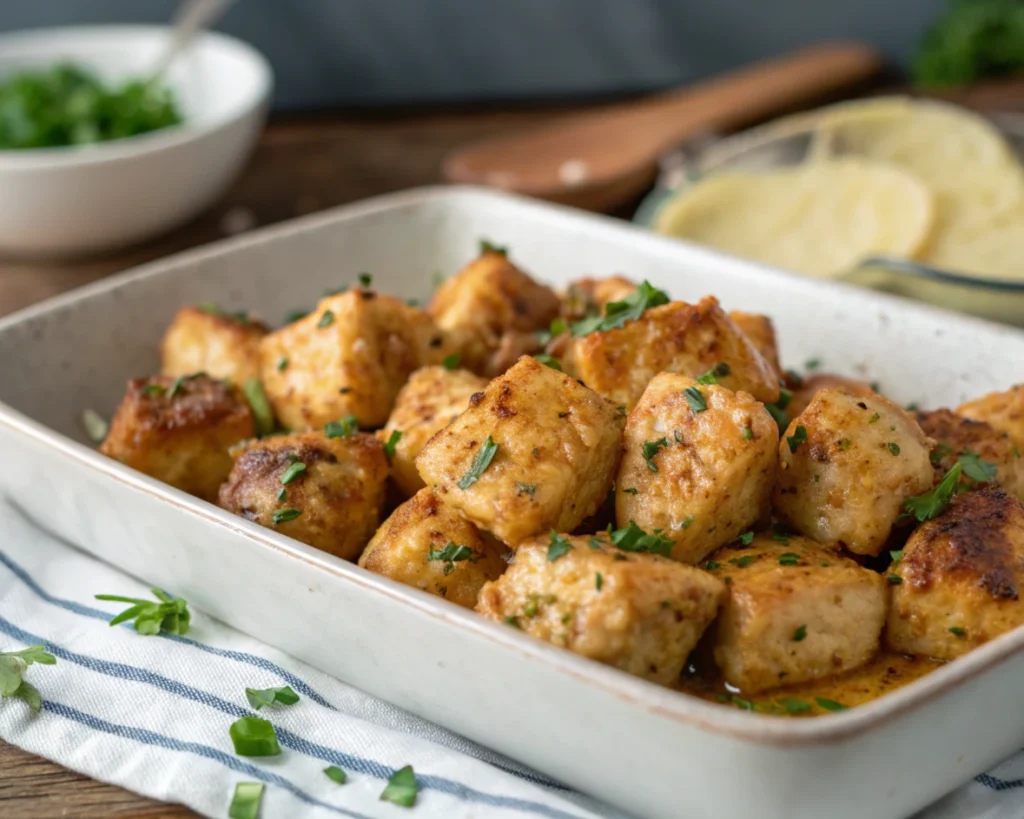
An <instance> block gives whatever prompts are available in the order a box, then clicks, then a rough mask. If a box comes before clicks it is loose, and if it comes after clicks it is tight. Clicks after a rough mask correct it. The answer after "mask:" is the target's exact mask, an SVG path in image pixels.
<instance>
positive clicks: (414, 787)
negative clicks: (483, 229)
mask: <svg viewBox="0 0 1024 819" xmlns="http://www.w3.org/2000/svg"><path fill="white" fill-rule="evenodd" d="M494 252H497V251H494ZM419 789H420V786H419V784H418V783H417V782H416V775H415V774H414V773H413V770H412V765H406V766H405V767H404V768H400V769H399V770H397V771H395V772H394V773H393V774H392V775H391V778H390V779H389V780H388V784H387V787H386V788H384V792H383V793H382V794H381V795H380V801H381V802H391V803H392V804H394V805H400V806H401V807H403V808H411V807H412V806H413V805H414V804H415V803H416V794H417V793H418V792H419Z"/></svg>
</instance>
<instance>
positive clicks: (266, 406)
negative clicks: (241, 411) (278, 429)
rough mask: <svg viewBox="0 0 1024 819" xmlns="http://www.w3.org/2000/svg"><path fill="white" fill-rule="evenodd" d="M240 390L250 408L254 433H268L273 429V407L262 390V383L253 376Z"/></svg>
mask: <svg viewBox="0 0 1024 819" xmlns="http://www.w3.org/2000/svg"><path fill="white" fill-rule="evenodd" d="M242 392H243V393H245V400H246V401H248V402H249V408H250V409H251V410H252V417H253V421H254V422H255V425H256V434H257V435H269V434H270V433H271V432H273V431H274V408H273V407H271V406H270V399H269V398H267V393H266V392H265V391H264V390H263V383H262V382H261V381H260V380H259V379H258V378H256V377H255V376H253V377H252V378H248V379H246V382H245V384H243V385H242Z"/></svg>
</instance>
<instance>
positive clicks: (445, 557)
mask: <svg viewBox="0 0 1024 819" xmlns="http://www.w3.org/2000/svg"><path fill="white" fill-rule="evenodd" d="M427 560H442V561H444V573H445V574H446V575H449V574H451V573H452V572H453V571H454V570H455V564H456V562H458V561H462V560H468V561H469V562H470V563H476V562H477V560H479V557H477V554H476V552H474V551H473V550H472V549H470V548H469V547H468V546H464V545H462V544H459V543H455V542H453V541H451V540H449V541H448V543H446V544H445V546H444V548H443V549H435V548H434V547H433V546H431V547H430V548H429V549H428V550H427Z"/></svg>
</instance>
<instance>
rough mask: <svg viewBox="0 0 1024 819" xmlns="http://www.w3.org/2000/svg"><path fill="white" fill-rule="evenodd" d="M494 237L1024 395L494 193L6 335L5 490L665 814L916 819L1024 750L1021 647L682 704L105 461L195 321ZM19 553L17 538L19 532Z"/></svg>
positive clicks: (748, 280) (926, 353)
mask: <svg viewBox="0 0 1024 819" xmlns="http://www.w3.org/2000/svg"><path fill="white" fill-rule="evenodd" d="M480 237H488V238H490V239H492V240H494V241H496V242H499V243H501V244H507V245H509V246H510V247H511V252H512V255H513V258H514V259H515V261H517V262H519V263H521V264H522V265H523V266H524V267H525V268H526V269H528V270H530V271H531V272H533V273H534V274H535V275H537V276H538V277H540V278H543V279H546V280H548V281H549V282H552V283H554V284H563V283H565V282H567V281H568V280H570V279H572V278H575V277H578V276H581V275H585V274H591V275H607V274H612V273H618V272H623V273H626V274H628V275H630V276H632V277H634V278H636V279H640V278H648V279H650V281H651V282H652V283H654V284H655V285H657V286H660V287H663V288H666V289H668V290H669V291H670V292H671V293H672V294H673V295H674V296H675V297H678V298H684V299H696V298H697V297H699V296H702V295H704V294H705V293H714V294H716V295H717V296H718V297H719V298H720V299H721V301H722V302H723V304H724V305H725V306H726V307H728V308H743V309H747V310H757V311H762V312H765V313H768V314H770V315H772V316H773V317H774V318H775V320H776V323H777V326H778V329H779V332H780V336H781V342H782V355H783V359H784V361H785V362H788V363H789V364H790V365H791V366H798V367H799V366H800V365H802V363H803V362H804V361H805V360H806V359H808V358H812V357H814V358H819V359H821V360H822V362H823V366H824V367H825V368H827V369H828V370H830V371H836V372H841V373H844V372H845V373H851V374H856V373H869V374H870V377H871V378H873V379H875V380H878V381H879V382H880V383H881V385H882V388H883V390H884V391H885V392H886V393H887V394H889V395H890V396H892V397H893V398H895V399H897V400H901V401H906V402H909V401H918V402H920V403H921V404H922V405H923V406H941V405H946V404H951V403H955V402H958V401H960V400H961V399H963V398H966V397H968V396H973V395H977V394H980V393H983V392H985V391H987V390H991V389H998V388H1005V387H1007V386H1009V385H1010V384H1011V383H1013V382H1014V381H1019V380H1022V379H1024V334H1022V333H1020V332H1017V331H1013V330H1010V329H1007V328H1001V327H997V326H994V325H989V324H985V323H982V322H979V321H975V320H971V319H966V318H961V317H958V316H955V315H952V314H949V313H943V312H939V311H936V310H932V309H929V308H925V307H920V306H916V305H913V304H910V303H907V302H904V301H901V300H897V299H894V298H890V297H885V296H881V295H877V294H872V293H868V292H866V291H860V290H855V289H852V288H848V287H843V286H840V285H834V284H829V283H822V282H816V281H810V280H807V279H802V278H797V277H795V276H791V275H788V274H785V273H780V272H777V271H774V270H770V269H767V268H764V267H761V266H759V265H756V264H752V263H748V262H744V261H739V260H736V259H732V258H728V257H725V256H722V255H719V254H716V253H713V252H711V251H708V250H704V249H701V248H698V247H694V246H689V245H686V244H683V243H679V242H675V241H671V240H668V239H664V238H661V237H658V236H654V235H651V234H648V233H645V232H643V231H641V230H639V229H637V228H634V227H632V226H629V225H626V224H622V223H619V222H616V221H613V220H611V219H607V218H602V217H597V216H591V215H587V214H584V213H579V212H576V211H572V210H568V209H565V208H559V207H554V206H549V205H545V204H540V203H537V202H532V201H528V200H523V199H518V198H514V197H510V196H506V195H502V194H497V193H492V192H484V191H477V190H473V189H457V188H446V189H423V190H416V191H410V192H406V193H401V194H395V195H391V196H386V197H382V198H379V199H375V200H371V201H368V202H366V203H362V204H356V205H350V206H346V207H343V208H339V209H337V210H334V211H331V212H329V213H326V214H323V215H317V216H314V217H310V218H305V219H302V220H299V221H296V222H292V223H289V224H286V225H281V226H278V227H275V228H271V229H268V230H264V231H259V232H257V233H253V234H251V235H247V236H243V237H239V238H236V239H233V240H230V241H226V242H222V243H219V244H217V245H213V246H210V247H209V248H204V249H200V250H198V251H193V252H189V253H185V254H182V255H179V256H176V257H173V258H170V259H167V260H164V261H160V262H157V263H154V264H150V265H147V266H145V267H143V268H140V269H138V270H137V271H135V272H130V273H127V274H125V275H122V276H118V277H115V278H113V279H109V280H107V281H104V282H101V283H98V284H95V285H92V286H89V287H86V288H83V289H81V290H78V291H76V292H74V293H70V294H68V295H65V296H62V297H60V298H57V299H54V300H52V301H49V302H47V303H45V304H42V305H39V306H37V307H33V308H31V309H29V310H26V311H23V312H22V313H20V314H17V315H15V316H11V317H9V318H7V319H4V320H0V362H2V364H0V370H2V377H0V402H2V403H0V467H2V468H0V493H2V494H3V495H5V496H7V497H8V498H10V499H11V500H13V501H14V502H15V503H16V504H18V505H19V506H20V507H21V508H22V509H24V510H25V511H26V512H27V514H29V515H30V516H32V517H33V518H35V519H36V520H38V521H43V522H45V525H46V526H47V527H48V528H50V529H51V530H53V531H55V532H56V533H57V534H59V535H61V536H63V537H64V538H66V539H67V540H69V541H71V542H73V543H75V544H77V545H79V546H81V547H82V548H83V549H86V550H87V551H89V552H91V553H93V554H95V555H97V556H98V557H100V558H102V559H104V560H107V561H109V562H110V563H112V564H114V565H116V566H119V567H120V568H122V569H124V570H126V571H128V572H131V573H132V574H135V575H137V576H138V577H140V578H143V579H145V580H147V581H150V582H153V583H156V584H159V585H161V586H164V587H166V588H168V589H171V590H173V591H174V592H175V593H178V594H181V595H183V596H185V597H186V598H187V599H188V600H189V601H191V602H192V603H193V604H194V605H195V606H196V607H197V608H198V609H201V610H202V611H205V612H207V613H209V614H211V615H213V616H215V617H218V618H220V619H222V620H224V621H225V622H227V623H229V624H231V625H232V626H235V627H236V628H239V629H241V630H243V631H247V632H249V633H251V634H253V635H256V636H257V637H258V638H259V639H261V640H264V641H266V642H268V643H270V644H272V645H274V646H277V647H279V648H282V649H284V650H286V651H288V652H290V653H292V654H293V655H295V656H297V657H299V658H301V659H303V660H306V661H307V662H310V663H312V664H313V665H316V666H318V667H320V668H321V669H323V670H324V671H327V672H329V673H332V674H334V675H336V676H338V677H339V678H341V679H343V680H345V681H347V682H349V683H352V684H354V685H356V686H358V687H360V688H363V689H365V690H367V691H369V692H372V693H374V694H377V695H379V696H381V697H383V698H384V699H387V700H390V701H391V702H394V703H396V704H397V705H400V706H402V707H404V708H406V709H408V710H410V711H412V712H414V713H416V714H419V715H421V716H423V717H426V718H428V719H431V720H434V721H436V722H438V723H440V724H442V725H445V726H447V727H448V728H451V729H453V730H455V731H457V732H459V733H461V734H464V735H466V736H468V737H470V738H472V739H475V740H477V741H479V742H481V743H483V744H485V745H488V746H490V747H493V748H495V749H497V750H499V751H502V752H504V753H506V754H508V755H509V756H511V757H514V758H516V759H519V760H521V761H523V762H524V763H527V764H529V765H532V766H534V767H536V768H537V769H539V770H541V771H544V772H546V773H548V774H550V775H552V776H554V777H556V778H558V779H561V780H563V781H564V782H566V783H568V784H570V785H572V786H575V787H577V788H579V789H581V790H583V791H587V792H589V793H592V794H594V795H595V796H598V797H601V798H603V799H606V800H607V801H609V802H611V803H613V804H615V805H617V806H619V807H621V808H622V809H624V810H626V811H627V812H629V813H634V814H639V815H644V816H651V817H687V819H700V817H729V818H730V819H744V818H745V817H746V818H749V819H755V817H756V819H766V818H767V817H794V819H797V818H798V817H815V819H819V817H822V816H829V817H834V819H843V818H844V817H851V818H852V817H857V818H858V819H861V818H862V817H865V816H870V817H875V818H876V819H884V818H885V817H898V816H904V815H907V814H908V813H910V812H912V811H913V810H915V809H917V808H920V807H922V806H924V805H926V804H927V803H929V802H931V801H932V800H934V799H936V798H937V797H939V796H940V795H942V794H943V793H945V792H947V791H949V790H951V789H953V788H954V787H956V786H957V785H959V784H960V783H962V782H964V781H965V780H967V779H968V778H970V777H971V776H973V775H974V774H976V773H978V772H980V771H982V770H984V769H985V768H987V767H989V766H991V765H992V764H994V763H995V762H997V761H998V760H1000V759H1001V758H1003V757H1005V756H1006V755H1007V754H1009V753H1011V752H1012V751H1014V750H1016V749H1018V748H1020V747H1021V746H1022V745H1024V712H1022V711H1021V709H1020V707H1019V703H1020V695H1019V689H1020V687H1021V685H1022V684H1024V652H1022V650H1021V649H1022V648H1024V629H1021V630H1018V631H1017V632H1015V633H1012V634H1008V635H1005V636H1004V637H1003V638H1001V639H999V640H996V641H994V642H992V643H990V644H988V645H986V646H984V647H982V648H981V649H979V650H977V651H975V652H973V653H971V654H970V655H969V656H967V657H966V658H964V659H961V660H958V661H957V662H955V663H953V664H951V665H949V666H946V667H944V668H941V669H939V670H938V671H936V672H934V673H933V674H931V675H929V676H927V677H925V678H924V679H922V680H920V681H918V682H916V683H914V684H912V685H910V686H908V687H906V688H904V689H902V690H900V691H897V692H895V693H892V694H890V695H888V696H886V697H884V698H883V699H880V700H877V701H875V702H873V703H871V704H869V705H866V706H863V707H860V708H855V709H851V710H850V711H847V712H844V713H841V714H836V715H829V716H826V717H821V718H817V719H813V720H788V719H781V718H776V717H770V716H763V715H758V714H749V713H746V712H743V711H739V710H733V709H731V708H728V707H722V706H719V705H716V704H711V703H707V702H703V701H700V700H698V699H694V698H690V697H687V696H685V695H683V694H679V693H676V692H674V691H671V690H667V689H662V688H659V687H656V686H654V685H651V684H648V683H646V682H644V681H642V680H639V679H636V678H632V677H630V676H628V675H626V674H624V673H621V672H619V671H616V670H614V669H611V668H607V667H604V666H601V665H598V664H597V663H593V662H590V661H587V660H584V659H582V658H580V657H577V656H575V655H573V654H570V653H569V652H565V651H562V650H559V649H557V648H554V647H551V646H548V645H546V644H543V643H541V642H539V641H535V640H532V639H531V638H529V637H527V636H525V635H523V634H522V633H520V632H518V631H515V630H513V629H509V628H507V627H503V626H501V625H498V624H494V623H491V622H488V621H485V620H483V619H482V618H479V617H477V616H476V615H474V614H473V613H471V612H468V611H463V610H462V609H459V608H457V607H456V606H453V605H450V604H448V603H446V602H445V601H443V600H440V599H438V598H436V597H431V596H429V595H427V594H424V593H421V592H418V591H416V590H412V589H409V588H407V587H404V586H401V585H399V584H397V583H394V582H391V581H389V580H387V579H385V578H382V577H379V576H377V575H373V574H370V573H368V572H365V571H363V570H362V569H359V568H358V567H356V566H354V565H352V564H350V563H345V562H343V561H341V560H338V559H336V558H334V557H331V556H330V555H326V554H323V553H321V552H318V551H316V550H314V549H311V548H309V547H307V546H305V545H303V544H301V543H297V542H295V541H292V540H290V539H288V538H285V537H283V536H281V535H278V534H276V533H274V532H273V531H270V530H268V529H263V528H260V527H258V526H256V525H254V524H251V523H249V522H247V521H245V520H242V519H240V518H237V517H234V516H232V515H230V514H228V513H227V512H225V511H223V510H220V509H218V508H216V507H214V506H212V505H210V504H207V503H204V502H202V501H199V500H196V499H195V498H192V497H189V496H187V495H185V494H183V493H181V492H179V491H177V490H175V489H172V488H170V487H168V486H165V485H163V484H161V483H159V482H157V481H155V480H152V479H150V478H147V477H145V476H144V475H141V474H139V473H137V472H134V471H132V470H130V469H128V468H126V467H124V466H122V465H120V464H118V463H115V462H113V461H111V460H109V459H107V458H104V457H102V456H100V455H99V454H97V453H96V452H94V451H93V448H92V447H91V446H88V445H87V444H86V441H85V438H84V436H83V433H82V431H81V429H80V427H79V419H80V414H81V411H82V409H83V408H84V407H92V408H94V409H96V410H98V411H100V412H102V413H104V414H106V415H109V413H110V412H111V411H112V410H113V408H114V406H115V404H116V402H117V401H118V399H119V397H120V396H121V394H122V391H123V388H124V383H125V380H126V379H127V378H128V377H130V376H137V375H144V374H147V373H151V372H153V371H155V370H156V368H157V362H158V359H157V347H156V345H157V341H158V340H159V338H160V335H161V333H162V331H163V329H164V327H165V326H166V324H167V323H168V321H169V320H170V318H171V316H172V315H173V313H174V312H175V311H176V310H177V308H178V307H179V305H181V304H183V303H186V302H197V301H214V302H218V303H221V304H224V305H225V306H230V307H232V308H235V309H241V308H245V309H249V310H252V311H255V312H257V313H259V314H261V315H263V316H265V317H266V318H267V319H269V320H270V321H272V322H274V321H279V320H281V318H282V317H283V316H284V314H285V313H286V312H287V311H289V310H290V309H293V308H298V307H303V306H309V305H312V304H313V303H314V301H315V300H316V298H317V297H318V296H319V295H320V294H321V293H322V292H323V291H324V290H325V289H326V288H328V287H332V286H336V285H338V284H341V283H346V282H349V281H351V280H352V279H353V278H354V277H355V275H356V273H357V272H359V271H363V270H369V271H371V272H372V273H373V274H374V277H375V283H376V285H377V286H378V287H379V288H380V289H381V290H382V291H385V292H394V293H399V294H406V295H408V296H416V297H420V298H423V297H425V296H427V295H428V294H429V291H430V290H431V288H432V272H433V271H435V270H441V271H443V272H452V271H454V270H456V269H457V268H458V267H459V266H461V265H462V264H463V263H464V262H465V261H466V260H468V259H469V258H470V257H471V256H472V255H473V254H474V252H475V250H476V245H477V241H478V239H479V238H480ZM0 538H2V533H0Z"/></svg>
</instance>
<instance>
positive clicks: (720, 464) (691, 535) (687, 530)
mask: <svg viewBox="0 0 1024 819" xmlns="http://www.w3.org/2000/svg"><path fill="white" fill-rule="evenodd" d="M778 449H779V429H778V426H777V425H776V423H775V421H774V420H773V419H772V417H771V416H770V415H769V414H768V412H767V411H766V410H765V408H764V405H763V404H761V403H760V402H759V401H756V400H755V399H754V398H753V397H752V396H750V395H749V394H747V393H745V392H733V391H732V390H729V389H726V388H725V387H722V386H718V385H714V384H712V385H704V384H698V383H697V382H696V381H694V380H693V379H691V378H687V377H686V376H683V375H675V374H674V373H662V374H660V375H656V376H655V377H654V378H653V379H652V381H651V383H650V384H648V385H647V389H646V390H644V394H643V396H641V398H640V402H639V403H638V404H637V405H636V408H635V409H634V410H633V411H632V412H631V413H629V417H628V418H627V419H626V429H625V432H624V434H623V437H622V450H623V455H622V463H621V464H620V466H619V472H618V476H617V477H616V479H615V512H616V514H615V517H616V521H617V522H618V525H619V526H620V527H621V526H626V525H627V523H628V522H629V521H631V520H632V521H635V522H636V523H637V525H638V526H640V528H642V529H644V530H646V531H652V530H655V529H658V530H661V532H660V533H661V535H662V536H663V537H667V538H669V539H671V540H672V541H673V542H674V544H675V545H674V547H673V549H672V554H671V557H672V558H673V559H675V560H679V561H682V562H683V563H697V562H699V561H700V560H703V559H704V557H706V556H707V555H708V554H709V553H711V552H713V551H714V550H715V549H717V548H718V547H719V546H722V545H723V544H725V543H728V542H729V541H731V540H733V539H734V538H735V537H737V536H738V535H739V534H741V533H742V532H744V531H746V530H747V529H748V528H750V527H751V526H752V525H753V524H755V523H756V522H757V521H758V520H761V519H766V518H767V516H768V514H769V512H770V510H771V494H772V484H773V482H774V479H775V463H776V460H777V459H778Z"/></svg>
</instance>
